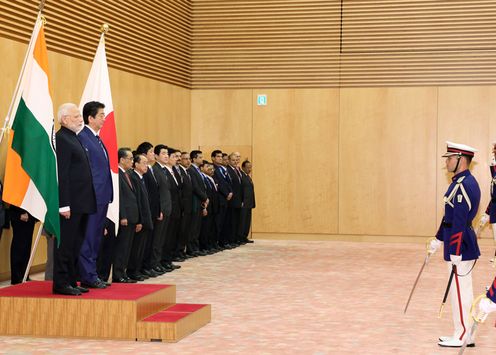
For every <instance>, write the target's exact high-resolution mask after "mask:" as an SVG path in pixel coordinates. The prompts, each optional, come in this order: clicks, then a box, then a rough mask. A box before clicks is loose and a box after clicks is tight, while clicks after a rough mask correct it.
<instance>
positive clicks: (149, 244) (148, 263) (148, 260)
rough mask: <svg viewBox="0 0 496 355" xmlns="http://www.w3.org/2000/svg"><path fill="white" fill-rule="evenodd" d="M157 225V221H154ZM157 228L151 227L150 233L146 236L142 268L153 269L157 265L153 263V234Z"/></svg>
mask: <svg viewBox="0 0 496 355" xmlns="http://www.w3.org/2000/svg"><path fill="white" fill-rule="evenodd" d="M154 225H155V223H154ZM154 230H155V229H149V230H148V235H147V237H146V242H145V247H144V250H143V260H142V265H141V270H150V269H153V267H154V266H155V265H153V264H152V248H153V236H154Z"/></svg>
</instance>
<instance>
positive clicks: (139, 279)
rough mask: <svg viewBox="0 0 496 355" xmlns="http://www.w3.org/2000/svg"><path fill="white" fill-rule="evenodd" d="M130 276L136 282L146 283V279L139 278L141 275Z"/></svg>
mask: <svg viewBox="0 0 496 355" xmlns="http://www.w3.org/2000/svg"><path fill="white" fill-rule="evenodd" d="M128 276H129V278H130V279H131V280H135V281H145V279H144V278H142V277H141V276H139V275H128Z"/></svg>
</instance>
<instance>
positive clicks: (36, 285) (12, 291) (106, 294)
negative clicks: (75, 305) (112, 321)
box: [0, 281, 173, 300]
mask: <svg viewBox="0 0 496 355" xmlns="http://www.w3.org/2000/svg"><path fill="white" fill-rule="evenodd" d="M168 287H173V286H171V285H150V284H123V283H115V284H112V286H110V287H108V288H106V289H91V290H90V292H88V293H83V294H82V295H81V296H78V298H84V299H99V300H104V299H106V300H137V299H139V298H141V297H144V296H146V295H148V294H150V293H153V292H157V291H160V290H163V289H166V288H168ZM0 297H45V298H66V299H73V298H74V296H64V295H54V294H53V293H52V282H51V281H30V282H25V283H23V284H19V285H14V286H9V287H5V288H2V289H0Z"/></svg>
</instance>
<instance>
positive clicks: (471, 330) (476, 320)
mask: <svg viewBox="0 0 496 355" xmlns="http://www.w3.org/2000/svg"><path fill="white" fill-rule="evenodd" d="M485 297H486V295H485V294H482V295H480V296H479V297H477V298H476V299H475V300H474V302H472V307H471V308H470V315H471V316H472V318H473V320H474V324H472V326H471V327H470V328H469V330H468V333H467V337H466V338H465V341H464V342H463V345H462V347H461V348H460V351H459V352H458V355H462V354H463V352H464V351H465V348H466V347H467V345H468V342H469V341H470V339H471V338H472V336H473V335H474V334H475V331H476V330H477V327H478V326H479V323H484V321H485V320H486V318H487V316H488V314H487V313H484V312H482V311H480V312H479V314H478V315H477V316H475V315H474V313H473V312H474V309H475V305H476V304H477V303H478V302H480V301H481V300H482V299H483V298H485Z"/></svg>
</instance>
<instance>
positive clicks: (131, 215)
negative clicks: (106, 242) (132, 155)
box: [112, 167, 139, 280]
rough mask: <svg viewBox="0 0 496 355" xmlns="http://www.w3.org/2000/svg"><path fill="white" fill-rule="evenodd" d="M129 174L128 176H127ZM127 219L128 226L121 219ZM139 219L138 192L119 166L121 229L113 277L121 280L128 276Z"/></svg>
mask: <svg viewBox="0 0 496 355" xmlns="http://www.w3.org/2000/svg"><path fill="white" fill-rule="evenodd" d="M126 175H127V177H126ZM123 219H127V226H123V225H122V224H120V221H121V220H123ZM138 221H139V206H138V198H137V192H136V190H135V188H134V187H133V185H132V184H131V178H130V177H129V173H128V172H124V171H122V169H121V168H120V167H119V224H120V225H119V231H118V232H117V239H116V240H115V243H114V252H113V260H114V267H113V270H112V279H114V280H119V279H125V278H126V277H127V273H126V268H127V265H128V262H129V255H130V253H131V245H132V244H133V238H134V233H135V230H136V224H137V223H138Z"/></svg>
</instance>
